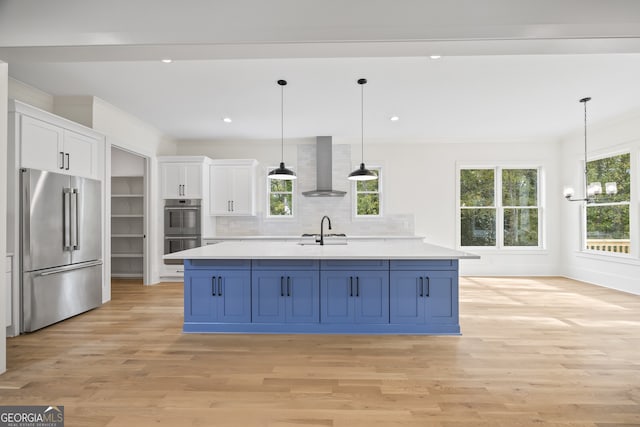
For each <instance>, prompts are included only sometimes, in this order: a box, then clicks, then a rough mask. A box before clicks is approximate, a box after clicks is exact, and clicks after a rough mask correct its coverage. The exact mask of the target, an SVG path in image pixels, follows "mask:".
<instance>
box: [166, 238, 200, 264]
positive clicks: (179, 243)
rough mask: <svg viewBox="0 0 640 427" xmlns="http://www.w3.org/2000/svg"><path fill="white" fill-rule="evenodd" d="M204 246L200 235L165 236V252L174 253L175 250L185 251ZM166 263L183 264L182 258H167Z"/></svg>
mask: <svg viewBox="0 0 640 427" xmlns="http://www.w3.org/2000/svg"><path fill="white" fill-rule="evenodd" d="M200 246H202V240H201V239H200V237H190V236H184V237H165V239H164V253H165V255H166V254H172V253H174V252H179V251H184V250H187V249H193V248H198V247H200ZM164 263H165V264H182V260H179V259H165V260H164Z"/></svg>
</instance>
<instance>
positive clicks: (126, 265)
mask: <svg viewBox="0 0 640 427" xmlns="http://www.w3.org/2000/svg"><path fill="white" fill-rule="evenodd" d="M147 179H148V163H147V159H146V158H145V157H143V156H140V155H137V154H134V153H132V152H130V151H126V150H123V149H120V148H118V147H115V146H111V278H112V279H117V280H120V279H122V280H126V281H127V282H130V283H131V284H136V283H139V284H146V283H148V277H146V276H147V274H148V271H149V268H148V266H147V263H148V262H149V259H148V250H147V222H148V221H147V204H148V191H147V187H148V184H147Z"/></svg>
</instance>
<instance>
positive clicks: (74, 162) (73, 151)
mask: <svg viewBox="0 0 640 427" xmlns="http://www.w3.org/2000/svg"><path fill="white" fill-rule="evenodd" d="M64 153H65V163H66V164H65V170H66V171H67V173H69V174H71V175H79V176H93V175H94V173H95V163H96V162H95V158H96V157H97V156H96V154H97V144H96V140H95V139H93V138H90V137H88V136H86V135H81V134H79V133H76V132H72V131H69V130H65V131H64Z"/></svg>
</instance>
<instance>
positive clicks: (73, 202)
mask: <svg viewBox="0 0 640 427" xmlns="http://www.w3.org/2000/svg"><path fill="white" fill-rule="evenodd" d="M20 199H21V211H20V213H21V221H20V224H21V230H20V233H21V236H20V237H21V239H20V243H21V253H22V256H21V260H20V262H21V271H22V283H21V301H22V304H21V305H22V313H21V325H20V332H31V331H35V330H37V329H40V328H43V327H45V326H48V325H51V324H52V323H56V322H58V321H60V320H63V319H66V318H68V317H71V316H75V315H76V314H79V313H82V312H84V311H87V310H90V309H92V308H95V307H98V306H99V305H101V304H102V220H101V218H102V209H101V189H100V181H96V180H93V179H87V178H80V177H75V176H69V175H62V174H58V173H53V172H47V171H41V170H36V169H22V170H21V193H20Z"/></svg>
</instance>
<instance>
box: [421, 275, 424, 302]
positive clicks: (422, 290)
mask: <svg viewBox="0 0 640 427" xmlns="http://www.w3.org/2000/svg"><path fill="white" fill-rule="evenodd" d="M420 296H421V297H422V296H424V279H423V278H422V277H421V278H420Z"/></svg>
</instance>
